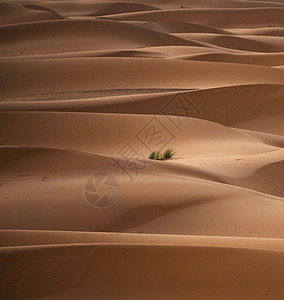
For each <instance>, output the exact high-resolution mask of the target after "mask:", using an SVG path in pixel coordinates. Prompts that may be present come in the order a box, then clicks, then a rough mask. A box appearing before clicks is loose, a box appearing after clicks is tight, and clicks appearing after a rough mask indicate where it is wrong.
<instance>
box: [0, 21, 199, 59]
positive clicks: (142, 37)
mask: <svg viewBox="0 0 284 300" xmlns="http://www.w3.org/2000/svg"><path fill="white" fill-rule="evenodd" d="M115 29H117V30H118V32H117V33H115ZM55 31H56V35H54V34H53V33H54V32H55ZM0 36H1V39H0V42H1V44H2V45H1V47H0V53H1V55H7V53H10V55H11V54H14V55H17V54H23V53H24V54H35V53H56V52H74V51H82V50H85V51H86V50H88V51H90V50H103V49H109V48H110V46H111V43H115V46H114V48H116V49H121V48H127V47H134V48H138V47H142V46H143V47H145V46H157V45H188V46H190V45H191V46H199V45H200V44H199V43H197V42H190V41H187V40H183V39H181V38H178V37H174V36H171V35H168V34H165V33H162V32H157V31H154V30H151V29H146V28H143V27H141V26H136V25H131V24H125V23H119V22H113V21H105V20H96V21H94V20H93V21H88V20H87V21H85V20H59V21H53V22H51V21H47V22H37V23H36V24H32V23H30V24H20V25H12V26H7V27H1V28H0Z"/></svg>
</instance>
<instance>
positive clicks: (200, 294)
mask: <svg viewBox="0 0 284 300" xmlns="http://www.w3.org/2000/svg"><path fill="white" fill-rule="evenodd" d="M220 256H222V257H223V263H222V265H221V266H220ZM125 257H127V259H125ZM17 258H21V264H20V265H19V264H17V263H14V262H15V260H17ZM0 260H2V262H4V269H1V273H2V272H3V270H5V271H4V272H5V273H6V272H8V273H9V274H10V276H9V277H8V278H7V280H6V282H5V285H3V286H2V288H1V294H2V296H4V297H5V298H6V299H11V298H13V297H18V296H19V295H21V298H22V299H25V298H28V297H30V296H33V297H42V298H43V299H68V298H69V299H70V297H77V298H82V297H83V298H85V297H89V295H90V294H92V295H96V297H108V298H112V297H115V298H118V299H125V297H128V298H129V297H130V298H131V297H136V298H137V297H138V299H143V298H145V297H152V296H151V295H153V293H154V294H155V297H162V298H165V299H171V298H172V297H178V298H185V297H186V295H188V294H191V295H194V297H195V299H204V296H205V295H208V296H209V295H210V298H211V299H220V297H232V296H234V297H242V295H246V296H245V297H247V299H249V297H255V296H257V297H258V299H267V297H273V298H275V297H276V298H277V297H279V296H280V297H282V295H283V289H281V287H280V286H279V284H278V279H279V278H281V277H282V276H283V275H284V273H283V268H282V264H283V263H284V262H283V260H284V256H283V251H274V250H264V249H262V250H255V249H238V248H229V247H228V248H227V247H222V246H219V247H211V246H203V247H200V246H190V245H188V246H167V245H163V246H160V245H155V246H150V245H73V246H70V245H67V246H60V245H56V246H33V247H24V248H21V247H16V248H3V249H0ZM165 261H166V267H165ZM150 266H151V267H150ZM161 270H162V271H163V272H161ZM43 271H45V272H43ZM110 271H111V274H112V275H113V277H114V278H115V279H116V280H115V281H111V282H110V281H109V275H108V274H109V272H110ZM212 273H214V277H212ZM16 274H17V275H18V276H17V277H16V278H15V279H14V280H13V281H11V278H13V275H16ZM43 274H44V275H43ZM19 275H20V276H19ZM252 275H253V276H252ZM26 278H29V280H26ZM153 279H155V284H154V285H153ZM273 279H274V280H273ZM165 281H166V282H170V283H171V284H170V285H165ZM46 283H48V284H46ZM125 283H127V285H126V287H125V288H123V289H122V287H123V286H124V284H125ZM2 284H3V282H2ZM10 285H14V286H15V288H14V289H13V290H12V293H11V292H10V289H9V286H10ZM205 286H206V292H204V288H205ZM224 286H225V288H224ZM137 295H138V296H137Z"/></svg>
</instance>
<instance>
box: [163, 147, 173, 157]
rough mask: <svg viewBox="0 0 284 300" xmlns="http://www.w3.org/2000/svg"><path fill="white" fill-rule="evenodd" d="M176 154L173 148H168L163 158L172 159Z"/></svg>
mask: <svg viewBox="0 0 284 300" xmlns="http://www.w3.org/2000/svg"><path fill="white" fill-rule="evenodd" d="M174 155H175V153H174V151H173V150H171V149H168V150H166V151H165V152H164V154H163V159H170V158H172V157H173V156H174Z"/></svg>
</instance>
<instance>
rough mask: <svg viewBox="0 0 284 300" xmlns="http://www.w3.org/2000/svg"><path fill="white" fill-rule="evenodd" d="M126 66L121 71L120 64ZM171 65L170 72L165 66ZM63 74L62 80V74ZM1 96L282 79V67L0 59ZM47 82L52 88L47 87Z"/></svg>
mask: <svg viewBox="0 0 284 300" xmlns="http://www.w3.org/2000/svg"><path fill="white" fill-rule="evenodd" d="M122 69H123V70H125V69H127V72H125V74H124V76H123V77H122V76H120V74H121V70H122ZM169 70H171V72H169ZM63 77H64V81H62V80H61V79H62V78H63ZM0 79H2V80H5V83H6V84H5V86H4V87H3V89H1V91H0V97H1V99H5V98H12V97H17V96H26V95H36V94H43V93H48V92H63V91H70V87H71V86H72V88H71V90H73V91H80V90H95V89H100V90H103V89H110V88H113V89H115V88H118V87H119V88H121V89H135V88H182V89H196V88H210V87H211V88H212V87H224V86H233V85H241V84H284V78H283V72H282V70H277V69H273V68H268V67H263V66H252V65H237V64H229V63H214V62H210V63H209V62H194V61H180V60H159V59H150V58H149V59H143V58H73V59H50V60H32V61H13V62H12V61H10V62H0ZM51 87H52V88H51Z"/></svg>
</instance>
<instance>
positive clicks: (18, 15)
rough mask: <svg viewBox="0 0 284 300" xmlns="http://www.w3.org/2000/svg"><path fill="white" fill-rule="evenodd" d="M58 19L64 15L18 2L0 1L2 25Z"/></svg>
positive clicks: (0, 21) (0, 23)
mask: <svg viewBox="0 0 284 300" xmlns="http://www.w3.org/2000/svg"><path fill="white" fill-rule="evenodd" d="M56 19H62V17H61V16H60V15H59V14H57V13H55V12H52V11H50V10H38V9H36V10H35V9H31V8H28V7H24V6H21V5H17V4H12V3H5V2H4V3H0V25H5V24H14V23H22V22H31V21H41V20H56Z"/></svg>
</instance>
